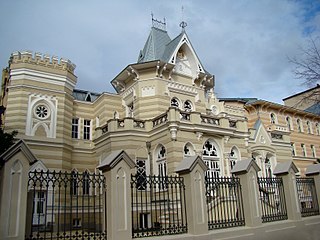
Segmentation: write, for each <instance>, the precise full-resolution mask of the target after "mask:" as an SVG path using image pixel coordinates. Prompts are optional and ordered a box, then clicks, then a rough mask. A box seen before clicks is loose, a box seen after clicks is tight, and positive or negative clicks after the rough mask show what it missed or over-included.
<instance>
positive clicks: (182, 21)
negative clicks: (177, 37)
mask: <svg viewBox="0 0 320 240" xmlns="http://www.w3.org/2000/svg"><path fill="white" fill-rule="evenodd" d="M183 13H184V8H183V6H182V7H181V15H182V17H181V18H182V19H181V23H180V24H179V26H180V27H181V28H182V31H184V29H185V27H186V26H188V24H187V23H186V22H185V21H184V19H183Z"/></svg>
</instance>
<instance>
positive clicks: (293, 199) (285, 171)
mask: <svg viewBox="0 0 320 240" xmlns="http://www.w3.org/2000/svg"><path fill="white" fill-rule="evenodd" d="M297 172H298V168H297V167H296V165H295V164H294V163H293V162H292V161H288V162H283V163H279V164H278V165H277V166H276V167H275V169H274V171H273V174H274V175H276V176H277V177H281V178H282V182H283V187H284V194H285V199H286V206H287V214H288V219H289V220H301V213H300V207H299V199H298V192H297V183H296V180H297V179H296V173H297Z"/></svg>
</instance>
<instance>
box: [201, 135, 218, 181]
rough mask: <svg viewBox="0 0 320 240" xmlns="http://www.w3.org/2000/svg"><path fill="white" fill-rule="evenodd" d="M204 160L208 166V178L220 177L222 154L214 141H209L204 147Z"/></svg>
mask: <svg viewBox="0 0 320 240" xmlns="http://www.w3.org/2000/svg"><path fill="white" fill-rule="evenodd" d="M202 158H203V161H204V162H205V163H206V165H207V166H208V168H209V169H208V171H207V172H206V176H207V177H212V178H218V177H220V152H219V148H218V146H217V144H216V143H215V142H214V141H213V140H210V139H209V140H207V141H206V142H205V143H204V144H203V147H202Z"/></svg>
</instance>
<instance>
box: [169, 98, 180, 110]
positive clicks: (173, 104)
mask: <svg viewBox="0 0 320 240" xmlns="http://www.w3.org/2000/svg"><path fill="white" fill-rule="evenodd" d="M170 106H171V107H176V108H179V107H180V101H179V100H178V99H177V98H175V97H174V98H172V99H171V102H170Z"/></svg>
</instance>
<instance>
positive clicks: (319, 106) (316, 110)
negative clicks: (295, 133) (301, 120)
mask: <svg viewBox="0 0 320 240" xmlns="http://www.w3.org/2000/svg"><path fill="white" fill-rule="evenodd" d="M304 111H306V112H309V113H313V114H316V115H320V103H316V104H313V105H312V106H310V107H308V108H307V109H305V110H304Z"/></svg>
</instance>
